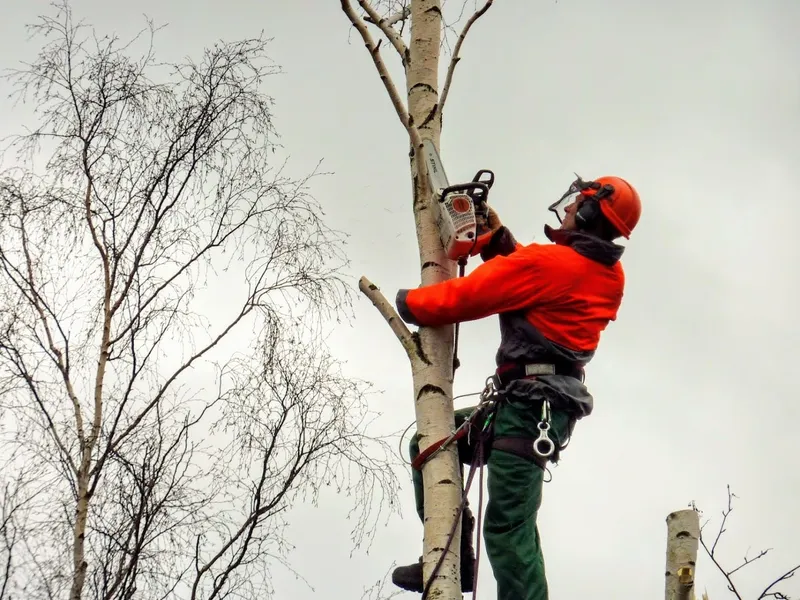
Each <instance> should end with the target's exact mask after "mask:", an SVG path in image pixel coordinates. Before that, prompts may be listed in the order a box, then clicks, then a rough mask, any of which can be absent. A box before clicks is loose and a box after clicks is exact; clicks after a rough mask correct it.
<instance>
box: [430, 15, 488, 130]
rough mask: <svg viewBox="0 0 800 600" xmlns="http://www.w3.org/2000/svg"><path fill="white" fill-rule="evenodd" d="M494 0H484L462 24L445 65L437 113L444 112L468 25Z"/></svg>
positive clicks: (479, 16)
mask: <svg viewBox="0 0 800 600" xmlns="http://www.w3.org/2000/svg"><path fill="white" fill-rule="evenodd" d="M493 3H494V0H486V4H484V5H483V6H482V7H481V8H480V10H478V11H476V12H475V13H474V14H473V15H472V16H471V17H470V18H469V20H468V21H467V22H466V24H465V25H464V29H462V30H461V35H459V36H458V41H456V47H455V48H454V49H453V57H452V58H451V59H450V64H449V65H448V67H447V75H446V76H445V79H444V87H443V88H442V95H441V98H440V100H439V109H438V110H439V114H440V115H441V114H444V103H445V102H446V101H447V95H448V94H449V92H450V85H451V84H452V83H453V73H454V72H455V70H456V65H457V64H458V61H460V60H461V57H460V56H459V55H458V53H459V52H460V51H461V45H462V44H463V43H464V40H465V39H466V37H467V33H469V30H470V27H472V25H473V24H474V23H475V21H477V20H478V19H480V18H481V17H482V16H483V15H484V14H486V11H487V10H489V8H491V6H492V4H493Z"/></svg>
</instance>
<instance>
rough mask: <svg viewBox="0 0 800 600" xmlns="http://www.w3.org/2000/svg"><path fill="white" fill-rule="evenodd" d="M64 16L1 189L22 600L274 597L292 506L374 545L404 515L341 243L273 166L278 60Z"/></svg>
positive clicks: (6, 398)
mask: <svg viewBox="0 0 800 600" xmlns="http://www.w3.org/2000/svg"><path fill="white" fill-rule="evenodd" d="M54 6H55V12H54V14H53V15H51V16H43V17H41V18H40V20H39V21H38V22H37V24H35V25H33V26H32V27H31V31H32V33H33V34H34V35H35V36H39V38H41V39H42V47H41V50H40V52H39V53H38V56H37V57H36V58H35V60H33V61H32V62H31V63H30V64H27V65H25V66H24V67H23V68H20V69H18V70H14V71H12V72H11V73H10V77H11V78H12V80H13V81H14V83H15V85H16V89H17V91H18V94H19V96H18V97H19V99H20V100H21V101H23V102H29V103H31V104H32V105H33V106H34V107H35V109H36V114H37V117H38V123H37V124H36V127H35V128H33V129H32V130H31V131H29V132H27V133H26V134H25V135H21V136H17V137H15V138H14V139H12V140H11V143H10V144H9V145H8V147H7V149H6V165H5V166H4V171H3V172H2V173H1V174H0V278H2V281H1V282H0V427H1V428H2V429H1V430H0V431H2V436H1V437H0V442H1V443H2V447H3V455H4V456H8V457H10V458H9V460H8V461H7V463H6V465H5V468H4V469H3V472H2V476H3V478H4V480H5V481H17V482H18V485H16V487H14V486H12V487H8V488H6V489H7V490H8V492H7V494H6V495H5V496H3V503H2V507H1V508H2V510H3V511H4V512H3V529H2V532H1V536H2V539H0V548H2V552H3V554H2V559H3V564H4V565H6V567H5V569H4V570H2V571H0V572H1V573H2V577H3V579H2V592H0V594H5V597H4V596H2V595H0V598H3V600H5V598H9V599H11V598H21V597H24V598H30V599H33V600H38V599H44V598H47V599H55V598H70V600H80V599H82V598H94V599H103V600H112V599H113V600H123V599H130V598H148V599H158V598H165V599H166V598H193V599H195V598H197V599H200V598H203V599H212V598H215V599H216V598H226V597H236V598H244V599H247V598H263V597H264V594H265V593H268V592H270V591H271V589H270V576H269V571H268V569H269V567H270V565H273V564H275V562H276V561H279V562H281V561H285V560H286V559H287V552H288V550H289V548H290V547H289V545H288V542H287V540H286V539H285V536H284V526H285V520H284V519H285V514H286V511H287V510H288V509H289V508H290V507H291V506H292V505H293V503H295V502H297V501H300V500H302V499H303V498H308V499H310V500H314V499H315V498H316V496H317V494H318V492H319V490H320V489H321V488H322V487H325V486H331V487H332V488H333V489H335V490H336V491H338V492H340V493H342V494H350V495H351V496H352V501H353V507H354V510H355V511H357V512H356V519H355V523H356V524H355V526H354V529H353V542H354V543H355V544H356V545H357V544H360V543H362V542H364V541H365V540H368V539H369V536H370V535H371V532H372V531H373V527H374V524H375V520H376V519H377V518H379V515H380V514H381V511H382V510H383V509H384V508H385V507H387V506H392V505H393V504H394V503H393V494H394V490H395V489H396V488H397V485H396V482H395V481H394V479H393V477H394V476H393V473H392V470H391V469H390V468H389V460H390V459H389V457H390V451H391V447H390V446H389V445H388V444H386V443H385V440H383V439H382V438H380V437H375V436H369V435H368V434H369V429H368V425H369V415H370V413H369V410H368V406H367V403H366V400H367V398H368V395H369V392H370V386H369V385H368V384H367V383H366V382H363V381H360V380H357V379H353V378H352V377H350V376H348V375H346V374H345V373H343V372H342V370H341V368H340V365H339V363H338V362H337V361H336V359H335V358H334V357H333V356H332V355H331V354H330V353H329V351H328V350H327V348H326V346H325V343H324V334H325V328H326V325H327V323H330V322H332V321H333V320H336V319H339V318H341V317H342V316H346V315H347V307H348V305H349V301H350V300H351V296H350V293H349V291H348V287H347V286H346V282H345V280H344V275H343V270H342V269H343V268H344V267H345V265H346V257H345V256H344V255H343V253H342V242H343V240H342V235H341V234H340V233H338V232H336V231H333V230H331V229H329V228H328V227H326V225H325V223H324V220H323V217H324V215H323V211H322V208H321V206H320V205H319V204H318V203H317V202H316V201H315V200H314V199H313V197H312V196H311V195H310V194H309V191H308V182H309V180H310V178H311V177H313V176H314V175H316V172H315V173H312V174H311V175H309V176H307V177H302V178H300V179H292V178H290V177H289V176H287V175H286V174H285V166H283V165H278V166H274V165H273V160H274V149H275V145H274V144H275V142H274V139H275V138H276V136H277V134H276V132H275V130H274V128H273V125H272V101H271V99H270V98H269V96H267V95H265V94H264V93H263V92H262V91H261V88H262V86H263V84H264V83H265V81H266V79H267V77H268V76H269V75H270V74H272V73H274V72H275V71H276V67H275V66H273V65H272V64H271V63H270V61H269V59H268V56H267V52H266V49H267V45H268V40H265V39H264V38H262V37H257V38H254V39H246V40H241V41H236V42H219V43H217V44H216V45H214V46H213V47H211V48H209V49H207V50H206V51H205V52H204V54H203V56H202V58H201V59H200V60H199V61H192V60H188V59H187V60H186V61H185V62H182V63H178V64H166V63H163V62H159V61H157V60H156V58H155V53H154V51H153V42H154V40H155V38H156V37H157V33H158V28H156V27H155V26H154V25H153V24H152V23H149V22H148V23H147V26H146V27H145V28H144V29H143V30H142V31H141V32H140V34H139V35H138V36H135V37H134V38H133V39H130V40H127V41H122V40H120V39H119V38H117V37H116V36H102V35H100V34H97V33H96V32H95V31H94V30H93V29H92V28H91V27H89V26H88V25H85V24H83V23H79V22H75V21H74V20H73V16H72V12H71V9H70V7H69V5H68V3H67V2H66V1H64V2H59V3H58V4H56V5H54ZM8 157H12V158H13V160H14V164H13V165H10V166H9V165H8ZM12 492H13V493H12ZM34 500H35V501H34ZM14 590H24V596H20V595H15V592H14Z"/></svg>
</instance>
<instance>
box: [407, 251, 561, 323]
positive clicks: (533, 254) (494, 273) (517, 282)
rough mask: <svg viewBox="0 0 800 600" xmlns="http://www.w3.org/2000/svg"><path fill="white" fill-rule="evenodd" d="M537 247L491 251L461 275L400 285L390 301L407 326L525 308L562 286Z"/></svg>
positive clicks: (555, 294)
mask: <svg viewBox="0 0 800 600" xmlns="http://www.w3.org/2000/svg"><path fill="white" fill-rule="evenodd" d="M540 248H541V246H538V245H535V244H534V245H531V246H523V247H521V248H520V249H519V250H516V251H515V252H513V253H511V254H509V255H508V256H497V257H495V258H493V259H491V260H488V261H486V262H485V263H483V264H481V265H479V266H478V267H477V268H476V269H475V270H474V271H472V272H471V273H470V274H469V275H467V276H465V277H459V278H455V279H449V280H447V281H443V282H441V283H437V284H434V285H429V286H425V287H421V288H416V289H413V290H400V291H399V292H398V293H397V298H396V300H395V303H396V305H397V311H398V313H399V315H400V317H401V318H402V319H403V320H404V321H406V322H407V323H410V324H412V325H422V326H429V327H438V326H441V325H448V324H451V323H457V322H459V323H460V322H464V321H473V320H476V319H481V318H484V317H488V316H490V315H493V314H497V313H501V312H509V311H514V310H519V309H522V308H528V307H531V306H532V305H534V304H536V303H537V302H541V301H546V300H553V299H556V298H557V297H558V296H559V295H560V294H561V293H562V292H563V285H562V284H561V283H560V281H561V280H560V279H559V278H558V277H556V276H554V275H557V271H554V269H552V268H551V267H550V264H551V262H552V261H551V260H550V259H549V256H548V255H547V254H545V253H543V252H541V250H540Z"/></svg>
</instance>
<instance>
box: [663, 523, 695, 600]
mask: <svg viewBox="0 0 800 600" xmlns="http://www.w3.org/2000/svg"><path fill="white" fill-rule="evenodd" d="M699 539H700V515H699V514H698V513H697V511H696V510H693V509H686V510H679V511H675V512H673V513H670V514H669V515H668V516H667V560H666V567H667V568H666V585H665V594H664V598H665V600H695V594H694V576H695V565H696V563H697V548H698V545H699Z"/></svg>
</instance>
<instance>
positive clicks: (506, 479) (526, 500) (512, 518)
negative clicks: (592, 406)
mask: <svg viewBox="0 0 800 600" xmlns="http://www.w3.org/2000/svg"><path fill="white" fill-rule="evenodd" d="M535 412H539V411H535ZM533 413H534V411H531V409H530V407H529V406H527V407H526V406H522V405H520V404H519V403H517V404H513V405H511V404H503V405H502V406H501V408H500V411H499V412H498V415H497V417H496V418H497V421H496V422H495V433H496V435H498V436H501V435H504V434H505V435H513V436H518V435H526V436H530V437H534V438H535V437H537V436H538V431H537V429H536V426H535V425H536V423H537V422H538V418H536V417H535V416H534V414H533ZM539 414H540V413H539ZM568 426H569V419H568V417H567V416H566V415H565V414H563V413H557V412H553V413H552V416H551V431H552V432H553V433H554V434H555V435H552V436H551V437H552V438H554V441H556V443H558V442H559V440H560V442H561V443H563V442H564V441H565V439H566V436H567V430H568ZM488 471H489V473H488V477H487V487H488V492H489V501H488V503H487V505H486V520H485V522H484V528H483V530H484V539H485V542H486V554H487V555H488V557H489V562H490V563H491V566H492V571H493V572H494V577H495V580H496V581H497V600H548V590H547V578H546V575H545V565H544V556H543V553H542V546H541V540H540V537H539V529H538V527H537V524H536V519H537V516H538V510H539V507H540V505H541V502H542V484H543V482H544V471H543V470H542V469H541V468H539V467H538V466H536V465H535V464H534V463H532V462H529V461H527V460H525V459H524V458H522V457H519V456H516V455H514V454H510V453H508V452H504V451H501V450H497V449H493V450H492V452H491V454H490V456H489V462H488Z"/></svg>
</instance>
